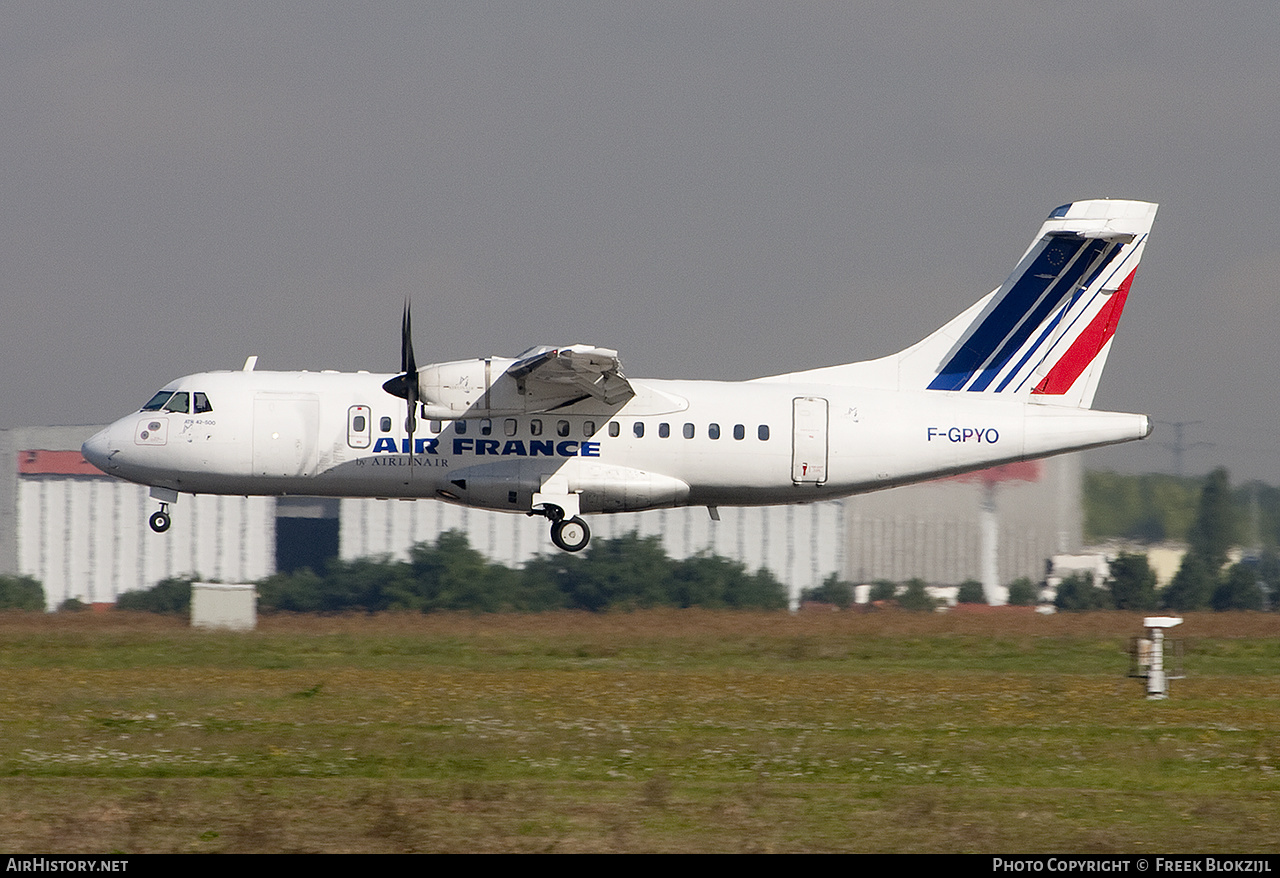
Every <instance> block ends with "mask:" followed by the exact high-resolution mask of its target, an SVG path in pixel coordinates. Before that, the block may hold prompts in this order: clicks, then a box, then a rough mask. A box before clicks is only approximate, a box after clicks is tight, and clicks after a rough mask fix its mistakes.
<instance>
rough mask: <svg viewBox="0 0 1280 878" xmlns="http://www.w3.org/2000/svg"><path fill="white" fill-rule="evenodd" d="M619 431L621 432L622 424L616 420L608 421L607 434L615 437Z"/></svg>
mask: <svg viewBox="0 0 1280 878" xmlns="http://www.w3.org/2000/svg"><path fill="white" fill-rule="evenodd" d="M621 432H622V425H621V424H619V423H618V422H617V421H610V422H609V435H610V436H613V437H617V436H618V434H620V433H621Z"/></svg>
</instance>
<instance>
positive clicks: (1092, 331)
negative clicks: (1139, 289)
mask: <svg viewBox="0 0 1280 878" xmlns="http://www.w3.org/2000/svg"><path fill="white" fill-rule="evenodd" d="M1137 273H1138V269H1137V268H1134V269H1133V271H1131V272H1129V276H1128V277H1126V278H1125V279H1124V283H1122V284H1120V288H1119V289H1117V290H1116V291H1115V292H1114V293H1112V294H1111V299H1110V301H1108V302H1107V304H1105V305H1103V306H1102V310H1101V311H1099V312H1098V313H1097V315H1095V316H1094V318H1093V321H1092V322H1091V323H1090V324H1089V325H1088V326H1087V327H1086V328H1085V330H1084V332H1082V333H1080V336H1079V338H1077V339H1076V340H1075V342H1074V343H1072V345H1071V347H1070V348H1068V349H1067V352H1066V353H1065V354H1063V355H1062V358H1061V359H1060V360H1058V362H1057V363H1054V365H1053V368H1052V369H1050V370H1049V374H1048V375H1046V376H1044V380H1043V381H1041V382H1040V383H1039V384H1037V385H1036V387H1035V389H1034V390H1032V391H1031V392H1032V393H1044V394H1050V395H1061V394H1064V393H1066V392H1067V391H1068V390H1070V389H1071V386H1072V385H1073V384H1075V383H1076V379H1077V378H1079V377H1080V376H1081V375H1083V374H1084V370H1085V369H1088V368H1089V364H1090V363H1092V362H1093V360H1094V358H1095V357H1097V356H1098V354H1099V353H1100V352H1101V351H1102V349H1103V348H1104V347H1106V345H1107V342H1109V341H1111V336H1113V335H1115V334H1116V324H1117V323H1119V322H1120V312H1121V311H1123V310H1124V302H1125V299H1127V298H1128V297H1129V285H1130V284H1132V283H1133V276H1134V275H1135V274H1137Z"/></svg>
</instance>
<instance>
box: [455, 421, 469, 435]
mask: <svg viewBox="0 0 1280 878" xmlns="http://www.w3.org/2000/svg"><path fill="white" fill-rule="evenodd" d="M453 432H455V433H457V434H458V435H459V436H464V435H466V432H467V422H466V421H454V422H453Z"/></svg>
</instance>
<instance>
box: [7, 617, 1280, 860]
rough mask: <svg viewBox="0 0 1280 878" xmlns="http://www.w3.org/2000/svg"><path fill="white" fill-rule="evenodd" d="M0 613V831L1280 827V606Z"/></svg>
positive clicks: (530, 832)
mask: <svg viewBox="0 0 1280 878" xmlns="http://www.w3.org/2000/svg"><path fill="white" fill-rule="evenodd" d="M1140 632H1141V616H1140V615H1137V614H1125V613H1092V614H1078V615H1059V616H1053V617H1042V616H1026V617H1023V616H1018V617H1012V616H955V615H951V616H935V615H916V614H909V613H900V612H885V613H878V614H867V615H863V614H855V613H810V614H800V615H790V614H787V613H746V612H703V611H641V612H634V613H608V614H600V615H588V614H570V613H563V614H547V615H535V616H519V615H488V616H464V615H431V616H421V615H390V616H373V617H369V616H358V617H356V616H352V617H340V618H320V617H282V616H275V617H266V618H262V619H260V622H259V628H258V630H257V631H255V632H252V633H245V634H232V633H210V632H198V631H193V630H191V629H189V628H188V627H186V625H185V624H184V623H183V622H182V621H181V620H178V619H169V618H162V617H156V616H144V615H133V614H127V613H108V614H103V615H89V614H76V615H68V614H61V615H44V614H23V613H10V614H0V773H2V774H3V780H2V781H0V850H4V851H11V852H45V853H49V852H60V853H72V852H110V851H120V852H124V853H143V852H156V851H191V852H203V851H208V852H214V851H226V852H248V851H334V852H339V851H353V852H359V851H916V852H943V851H945V852H951V851H957V852H965V851H968V852H1027V851H1044V852H1067V853H1087V852H1095V853H1104V852H1152V853H1156V852H1233V853H1256V852H1275V851H1276V850H1277V849H1280V842H1277V839H1280V614H1268V615H1263V614H1202V615H1197V614H1191V615H1189V616H1187V621H1186V624H1184V625H1183V626H1182V627H1181V628H1179V629H1175V630H1174V632H1173V635H1174V636H1176V637H1179V638H1181V639H1183V640H1184V641H1185V642H1186V659H1185V665H1186V669H1187V673H1188V678H1187V679H1186V680H1178V681H1174V683H1173V685H1172V697H1171V698H1170V699H1169V700H1167V701H1163V702H1149V701H1146V700H1145V699H1144V698H1143V697H1142V695H1143V689H1142V684H1141V682H1140V681H1138V680H1131V679H1126V678H1125V676H1124V674H1125V671H1126V670H1127V667H1128V663H1127V658H1126V655H1125V649H1126V646H1127V642H1128V638H1129V637H1130V636H1131V635H1134V634H1138V633H1140Z"/></svg>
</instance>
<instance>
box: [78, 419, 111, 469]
mask: <svg viewBox="0 0 1280 878" xmlns="http://www.w3.org/2000/svg"><path fill="white" fill-rule="evenodd" d="M80 453H81V454H83V455H84V459H85V460H87V461H89V463H91V464H93V465H94V466H96V467H97V468H98V469H100V470H102V471H103V472H104V473H105V472H109V470H108V469H107V461H108V460H109V459H110V457H111V428H110V427H107V428H106V429H105V430H99V431H98V432H97V433H94V434H93V435H92V436H90V437H89V439H88V440H87V441H86V442H85V443H84V444H83V445H81V446H80Z"/></svg>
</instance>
